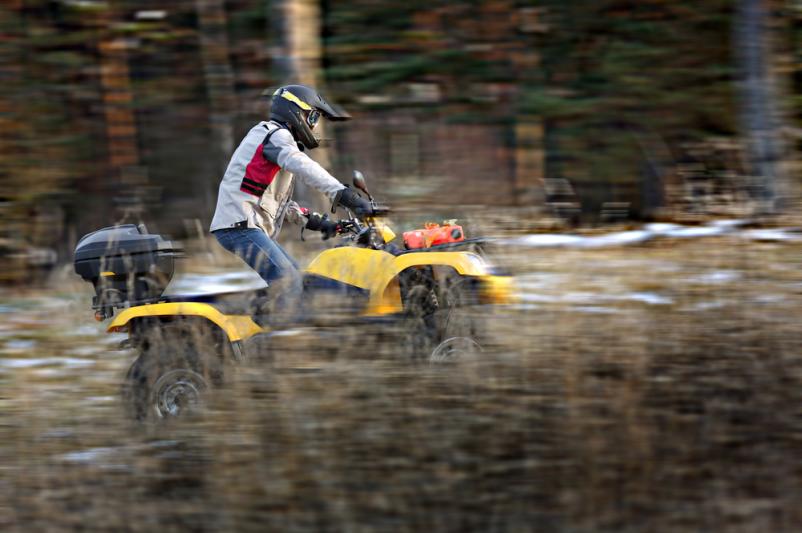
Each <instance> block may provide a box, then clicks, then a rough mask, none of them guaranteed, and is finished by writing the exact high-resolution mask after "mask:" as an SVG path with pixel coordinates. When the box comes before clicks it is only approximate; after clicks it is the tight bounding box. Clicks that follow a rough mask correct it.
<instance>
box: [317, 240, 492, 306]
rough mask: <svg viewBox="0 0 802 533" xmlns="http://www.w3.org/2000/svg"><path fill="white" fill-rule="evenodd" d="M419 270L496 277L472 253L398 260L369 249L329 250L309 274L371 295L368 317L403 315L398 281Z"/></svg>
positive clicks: (419, 255)
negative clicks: (445, 269)
mask: <svg viewBox="0 0 802 533" xmlns="http://www.w3.org/2000/svg"><path fill="white" fill-rule="evenodd" d="M416 266H447V267H451V268H453V269H454V270H455V271H456V272H457V273H458V274H459V275H460V276H473V277H495V276H491V275H490V271H489V268H488V265H487V264H486V263H485V262H484V261H483V260H482V258H481V257H479V256H478V255H476V254H473V253H469V252H420V253H405V254H403V255H399V256H394V255H392V254H389V253H387V252H383V251H379V250H372V249H368V248H353V247H342V248H332V249H330V250H326V251H325V252H323V253H321V254H320V255H319V256H317V257H316V258H315V259H314V260H313V261H312V262H311V263H310V264H309V266H308V267H307V269H306V272H307V273H309V274H314V275H317V276H322V277H326V278H331V279H336V280H338V281H341V282H343V283H347V284H349V285H354V286H356V287H359V288H361V289H367V290H369V291H370V300H369V301H368V307H367V309H366V311H365V315H368V316H375V315H386V314H391V313H399V312H401V311H403V305H402V302H401V292H400V289H399V286H398V281H397V277H398V274H400V273H401V272H402V271H404V270H406V269H408V268H411V267H416Z"/></svg>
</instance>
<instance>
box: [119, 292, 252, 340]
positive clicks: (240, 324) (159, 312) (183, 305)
mask: <svg viewBox="0 0 802 533" xmlns="http://www.w3.org/2000/svg"><path fill="white" fill-rule="evenodd" d="M158 316H198V317H203V318H205V319H207V320H209V321H210V322H212V323H214V324H216V325H217V326H218V327H220V329H222V330H223V331H224V332H225V333H226V335H227V336H228V339H229V340H230V341H231V342H236V341H242V340H245V339H247V338H249V337H252V336H253V335H256V334H257V333H261V332H262V331H264V330H263V329H262V328H260V327H259V325H258V324H256V322H254V321H253V320H252V319H251V317H249V316H247V315H224V314H223V313H221V312H220V311H218V310H217V309H215V308H214V307H213V306H211V305H209V304H205V303H197V302H176V303H161V304H147V305H138V306H136V307H131V308H128V309H126V310H124V311H123V312H121V313H120V314H119V315H117V316H116V317H114V320H112V322H111V324H109V327H108V328H107V331H108V332H110V333H111V332H115V331H122V330H124V329H125V327H126V326H127V325H128V323H129V322H130V321H131V320H132V319H135V318H145V317H158Z"/></svg>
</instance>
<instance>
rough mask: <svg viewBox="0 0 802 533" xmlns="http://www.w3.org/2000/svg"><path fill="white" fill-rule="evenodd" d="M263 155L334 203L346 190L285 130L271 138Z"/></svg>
mask: <svg viewBox="0 0 802 533" xmlns="http://www.w3.org/2000/svg"><path fill="white" fill-rule="evenodd" d="M262 154H263V155H264V157H265V159H267V160H268V161H271V162H273V163H275V164H277V165H278V166H279V167H281V168H282V169H283V170H286V171H287V172H291V173H292V174H293V176H296V177H297V178H298V179H300V180H301V181H302V182H303V183H304V184H305V185H307V186H309V187H312V188H313V189H316V190H318V191H320V192H322V193H323V194H325V195H326V196H328V197H329V199H330V200H332V201H333V200H334V196H335V195H336V194H337V192H338V191H340V190H341V189H344V188H345V185H343V184H342V183H340V182H339V181H337V179H336V178H335V177H334V176H332V175H331V174H329V173H328V172H326V169H324V168H323V167H322V166H320V165H319V164H318V163H317V162H316V161H315V160H313V159H312V158H311V157H309V156H308V155H306V154H305V153H303V152H302V151H300V150H299V149H298V145H297V144H296V143H295V140H294V139H293V138H292V134H291V133H290V132H289V131H287V130H285V129H280V130H278V131H276V132H275V133H274V134H272V135H271V136H270V139H269V141H268V142H267V143H265V144H264V146H263V147H262Z"/></svg>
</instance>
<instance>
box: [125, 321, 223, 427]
mask: <svg viewBox="0 0 802 533" xmlns="http://www.w3.org/2000/svg"><path fill="white" fill-rule="evenodd" d="M139 327H140V331H137V332H136V340H137V342H136V347H137V349H138V351H139V356H138V357H137V359H136V360H135V361H134V363H133V364H132V365H131V367H130V368H129V370H128V374H127V375H126V378H125V382H124V384H123V401H124V403H125V407H126V410H127V413H128V415H129V417H130V418H133V419H134V420H137V421H141V422H146V421H147V422H159V421H163V420H167V419H172V418H176V417H179V416H185V415H187V414H188V413H192V412H198V411H199V410H201V408H202V406H203V404H204V398H205V396H206V394H207V392H208V390H209V389H210V388H212V387H219V386H221V385H222V384H223V381H224V363H225V360H226V358H227V355H228V352H230V347H229V346H228V344H227V342H225V340H224V339H223V338H222V335H221V332H220V331H219V330H216V329H215V328H214V327H213V326H211V325H209V324H207V323H205V322H203V321H198V320H194V321H193V320H181V321H175V322H167V323H165V322H159V323H152V324H148V326H147V329H145V330H143V329H142V328H143V326H142V325H140V326H139Z"/></svg>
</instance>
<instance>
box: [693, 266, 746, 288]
mask: <svg viewBox="0 0 802 533" xmlns="http://www.w3.org/2000/svg"><path fill="white" fill-rule="evenodd" d="M740 278H741V274H740V273H738V272H737V271H735V270H713V271H712V272H708V273H706V274H702V275H701V276H698V277H696V278H691V279H690V280H688V281H691V282H696V283H704V284H708V285H721V284H724V283H730V282H733V281H735V280H738V279H740Z"/></svg>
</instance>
